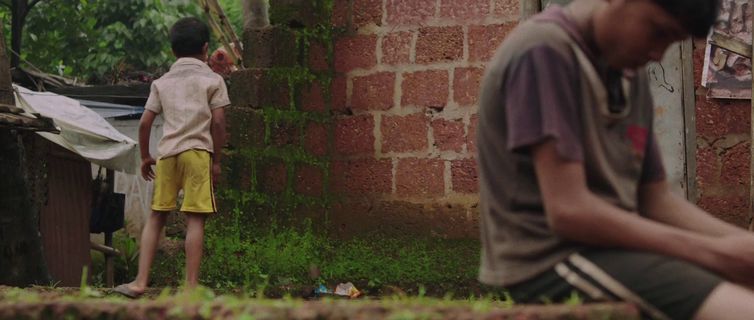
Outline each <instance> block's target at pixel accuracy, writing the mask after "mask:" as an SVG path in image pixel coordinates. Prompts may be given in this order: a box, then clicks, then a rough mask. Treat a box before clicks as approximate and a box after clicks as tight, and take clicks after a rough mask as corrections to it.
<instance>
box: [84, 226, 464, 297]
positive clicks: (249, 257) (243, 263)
mask: <svg viewBox="0 0 754 320" xmlns="http://www.w3.org/2000/svg"><path fill="white" fill-rule="evenodd" d="M114 242H115V247H116V248H117V249H119V250H121V251H122V252H124V253H125V255H124V256H122V257H119V258H118V259H117V260H116V262H115V265H116V282H117V283H121V282H126V281H130V280H131V279H133V277H135V273H136V267H137V263H138V250H137V246H136V244H135V241H134V240H133V239H128V238H126V237H125V236H124V235H123V234H116V236H115V241H114ZM98 256H99V257H100V258H98ZM101 256H102V255H101V254H98V253H94V254H93V255H92V258H93V269H92V275H93V279H92V280H93V281H92V283H93V284H94V285H102V279H103V278H104V276H103V274H104V259H102V258H101ZM478 259H479V243H478V241H477V240H475V239H474V240H449V239H442V238H431V237H425V238H417V237H409V236H405V237H400V238H395V237H387V236H382V235H379V234H371V235H362V236H359V237H357V238H353V239H349V240H337V239H332V238H328V237H327V236H325V235H321V234H317V233H315V232H314V231H313V230H312V228H310V227H306V226H305V227H302V228H291V227H280V226H275V225H271V226H268V227H267V229H265V230H259V229H251V228H248V229H244V228H243V227H242V226H241V224H240V223H237V224H234V223H223V222H221V221H219V220H218V221H217V222H214V223H209V224H208V226H207V231H206V239H205V255H204V260H203V261H202V270H201V277H202V278H201V283H203V284H204V285H206V286H208V287H211V288H213V289H220V290H234V289H235V290H241V291H244V292H250V293H253V294H256V295H262V294H263V293H264V291H265V290H268V291H270V293H274V292H275V291H276V290H277V289H279V288H290V289H294V288H300V287H302V286H315V285H319V284H325V285H328V286H329V287H333V286H334V285H335V284H337V283H340V282H349V281H350V282H353V283H354V284H355V285H356V287H357V288H358V289H359V290H362V291H366V292H367V293H370V294H380V290H382V289H384V288H395V290H390V292H393V293H395V292H399V293H400V292H403V293H406V294H408V295H417V294H419V289H420V288H425V289H424V290H425V293H427V292H428V293H429V294H430V295H434V296H438V297H442V296H444V295H447V294H448V293H450V294H451V295H453V294H455V295H457V296H467V295H468V294H469V291H470V290H476V289H478V288H477V287H478V285H477V281H476V275H477V270H478V265H479V260H478ZM184 262H185V257H184V254H183V252H182V251H180V250H179V251H178V252H176V253H175V254H172V255H166V254H161V255H158V256H157V257H156V259H155V264H154V267H153V272H152V279H153V284H152V285H153V286H158V287H165V286H172V287H175V286H179V285H180V282H179V281H180V280H181V279H183V269H184ZM277 291H279V290H277ZM294 291H295V290H294ZM477 291H478V290H477ZM297 293H298V292H294V295H295V294H297ZM278 295H281V293H278Z"/></svg>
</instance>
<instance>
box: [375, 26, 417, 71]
mask: <svg viewBox="0 0 754 320" xmlns="http://www.w3.org/2000/svg"><path fill="white" fill-rule="evenodd" d="M413 37H414V34H413V33H412V32H410V31H402V32H393V33H389V34H387V35H385V36H384V37H382V61H380V63H382V64H387V65H396V64H407V63H410V62H411V61H410V59H411V41H412V39H413Z"/></svg>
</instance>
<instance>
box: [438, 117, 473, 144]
mask: <svg viewBox="0 0 754 320" xmlns="http://www.w3.org/2000/svg"><path fill="white" fill-rule="evenodd" d="M464 130H465V124H464V123H463V122H462V121H461V120H445V119H437V120H433V121H432V135H433V136H434V138H435V147H436V148H437V149H439V150H440V151H455V152H461V151H462V150H463V144H464V143H466V134H465V133H464Z"/></svg>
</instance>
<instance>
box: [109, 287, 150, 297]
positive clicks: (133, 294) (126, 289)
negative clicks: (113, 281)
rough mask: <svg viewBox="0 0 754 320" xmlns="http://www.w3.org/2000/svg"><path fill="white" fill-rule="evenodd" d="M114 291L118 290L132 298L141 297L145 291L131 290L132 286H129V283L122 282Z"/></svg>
mask: <svg viewBox="0 0 754 320" xmlns="http://www.w3.org/2000/svg"><path fill="white" fill-rule="evenodd" d="M113 292H117V293H119V294H121V295H123V296H125V297H127V298H130V299H137V298H139V297H141V295H143V294H144V292H136V291H133V290H131V288H129V287H128V284H127V283H124V284H121V285H119V286H117V287H115V288H114V289H113Z"/></svg>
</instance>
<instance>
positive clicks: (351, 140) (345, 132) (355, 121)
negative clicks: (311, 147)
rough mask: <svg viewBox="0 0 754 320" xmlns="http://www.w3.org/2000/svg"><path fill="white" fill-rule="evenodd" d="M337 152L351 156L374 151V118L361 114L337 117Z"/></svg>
mask: <svg viewBox="0 0 754 320" xmlns="http://www.w3.org/2000/svg"><path fill="white" fill-rule="evenodd" d="M335 152H336V153H338V154H340V155H351V156H352V155H364V154H372V153H374V118H373V117H372V116H371V115H361V116H351V117H345V118H340V119H337V120H336V121H335Z"/></svg>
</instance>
